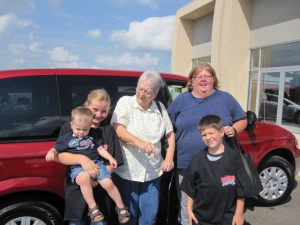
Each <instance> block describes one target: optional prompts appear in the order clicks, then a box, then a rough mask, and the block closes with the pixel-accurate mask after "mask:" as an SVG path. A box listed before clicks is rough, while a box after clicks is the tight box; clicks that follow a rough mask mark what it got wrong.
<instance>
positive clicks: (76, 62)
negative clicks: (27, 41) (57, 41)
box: [48, 46, 83, 68]
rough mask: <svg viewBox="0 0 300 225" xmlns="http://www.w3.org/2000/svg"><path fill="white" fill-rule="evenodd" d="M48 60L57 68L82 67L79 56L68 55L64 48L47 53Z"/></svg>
mask: <svg viewBox="0 0 300 225" xmlns="http://www.w3.org/2000/svg"><path fill="white" fill-rule="evenodd" d="M48 53H49V57H50V59H51V60H52V61H53V62H54V64H55V66H57V67H74V68H75V67H83V64H82V63H81V62H80V58H79V56H77V55H75V54H72V53H70V52H69V51H68V50H66V49H65V48H64V47H62V46H59V47H55V48H53V49H52V50H50V51H48Z"/></svg>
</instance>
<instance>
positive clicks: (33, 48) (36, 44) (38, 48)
mask: <svg viewBox="0 0 300 225" xmlns="http://www.w3.org/2000/svg"><path fill="white" fill-rule="evenodd" d="M28 49H29V51H32V52H41V51H42V49H41V43H39V42H33V43H31V44H29V45H28Z"/></svg>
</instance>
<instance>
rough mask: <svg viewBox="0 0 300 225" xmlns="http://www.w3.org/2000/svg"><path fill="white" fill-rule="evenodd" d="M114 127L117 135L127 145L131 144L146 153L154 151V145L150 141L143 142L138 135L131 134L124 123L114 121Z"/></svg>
mask: <svg viewBox="0 0 300 225" xmlns="http://www.w3.org/2000/svg"><path fill="white" fill-rule="evenodd" d="M114 128H115V130H116V133H117V135H118V137H119V138H120V139H121V140H122V141H123V142H125V143H126V144H128V145H133V146H135V147H137V148H139V149H141V150H142V151H143V152H144V153H146V154H149V155H150V154H151V153H152V152H154V150H155V148H154V145H153V144H152V143H150V142H145V141H143V140H141V139H139V138H138V137H136V136H134V135H133V134H131V133H130V132H129V131H128V130H127V129H126V127H125V126H124V125H122V124H119V123H114Z"/></svg>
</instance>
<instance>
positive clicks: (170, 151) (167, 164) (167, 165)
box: [160, 131, 175, 172]
mask: <svg viewBox="0 0 300 225" xmlns="http://www.w3.org/2000/svg"><path fill="white" fill-rule="evenodd" d="M167 141H168V145H169V147H168V148H167V153H166V158H165V160H164V161H163V163H162V164H161V167H160V169H161V170H162V171H164V172H169V171H171V170H172V169H173V168H174V161H173V159H174V153H175V134H174V132H173V131H172V132H170V133H168V134H167Z"/></svg>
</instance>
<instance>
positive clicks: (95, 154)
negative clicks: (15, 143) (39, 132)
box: [46, 107, 130, 223]
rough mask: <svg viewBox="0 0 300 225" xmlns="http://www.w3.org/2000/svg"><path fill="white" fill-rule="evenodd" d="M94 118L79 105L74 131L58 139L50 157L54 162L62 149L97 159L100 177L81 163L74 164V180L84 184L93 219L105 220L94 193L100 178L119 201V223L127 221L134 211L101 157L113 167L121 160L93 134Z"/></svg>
mask: <svg viewBox="0 0 300 225" xmlns="http://www.w3.org/2000/svg"><path fill="white" fill-rule="evenodd" d="M92 120H93V114H92V112H91V111H90V110H89V109H88V108H85V107H77V108H75V109H73V110H72V114H71V129H72V132H69V133H66V134H65V135H63V136H60V137H59V138H58V140H57V142H56V144H55V145H54V147H53V148H51V149H50V150H49V151H48V153H47V155H46V160H47V161H53V160H55V159H56V157H57V155H58V154H59V153H60V152H64V151H67V152H71V153H75V154H84V155H85V156H87V157H89V158H90V159H92V160H95V162H96V164H97V166H98V168H99V176H98V177H95V178H92V177H90V175H89V174H88V173H87V172H85V171H84V170H83V168H82V167H81V166H80V165H72V166H71V174H70V176H71V179H72V181H73V182H76V183H77V184H78V185H79V186H80V190H81V192H82V195H83V197H84V199H85V201H86V203H87V204H88V207H89V216H90V218H91V220H92V221H93V222H99V221H102V220H103V219H104V216H103V214H102V212H101V211H100V210H99V208H98V205H97V204H96V202H95V199H94V196H93V186H94V185H95V181H97V182H98V183H99V184H100V185H101V187H102V188H103V189H104V190H106V191H107V193H108V195H109V196H110V197H111V198H112V199H113V201H114V202H115V204H116V211H117V213H118V219H119V222H120V223H127V222H128V220H129V218H130V213H129V211H128V209H127V207H125V206H124V203H123V201H122V198H121V195H120V193H119V190H118V189H117V187H116V186H115V185H114V183H113V182H112V180H111V174H110V172H109V171H108V170H107V169H106V167H105V166H104V164H103V163H102V161H101V160H100V156H101V157H103V158H105V159H107V160H108V161H109V163H110V165H111V166H112V167H113V168H116V167H117V162H116V160H115V159H114V158H113V157H112V156H111V155H110V154H109V152H108V151H107V145H104V144H103V140H101V139H100V140H99V138H96V137H97V135H95V134H93V132H92V130H91V131H90V127H91V125H92ZM97 139H98V140H97Z"/></svg>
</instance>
